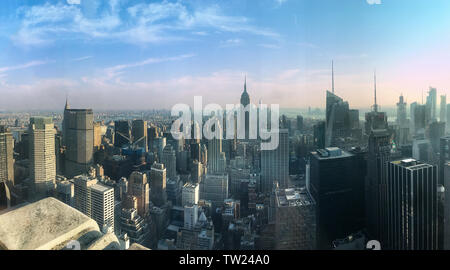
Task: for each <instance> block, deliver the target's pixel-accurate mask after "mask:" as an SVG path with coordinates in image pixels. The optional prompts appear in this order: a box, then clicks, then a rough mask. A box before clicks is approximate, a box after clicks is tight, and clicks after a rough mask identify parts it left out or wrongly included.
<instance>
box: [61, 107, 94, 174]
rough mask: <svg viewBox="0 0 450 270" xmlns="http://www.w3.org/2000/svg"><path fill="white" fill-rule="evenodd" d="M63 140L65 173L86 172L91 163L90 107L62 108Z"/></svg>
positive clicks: (92, 144)
mask: <svg viewBox="0 0 450 270" xmlns="http://www.w3.org/2000/svg"><path fill="white" fill-rule="evenodd" d="M63 129H64V130H63V132H64V134H63V141H64V144H65V146H66V153H65V157H66V160H65V169H66V171H65V175H66V176H67V177H69V178H71V177H74V176H76V175H80V174H84V173H87V171H88V170H89V168H90V167H91V166H92V163H93V154H94V114H93V112H92V110H91V109H70V107H69V104H68V102H67V101H66V106H65V108H64V122H63Z"/></svg>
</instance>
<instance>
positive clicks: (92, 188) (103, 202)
mask: <svg viewBox="0 0 450 270" xmlns="http://www.w3.org/2000/svg"><path fill="white" fill-rule="evenodd" d="M73 200H74V208H75V209H77V210H78V211H80V212H82V213H83V214H85V215H87V216H88V217H91V218H92V219H93V220H95V221H96V222H97V224H98V226H99V228H100V230H103V229H104V228H105V227H109V228H110V229H112V230H113V231H114V188H112V187H110V186H106V185H104V184H102V183H99V182H98V180H97V179H96V178H94V177H90V176H88V175H79V176H77V177H75V178H74V197H73Z"/></svg>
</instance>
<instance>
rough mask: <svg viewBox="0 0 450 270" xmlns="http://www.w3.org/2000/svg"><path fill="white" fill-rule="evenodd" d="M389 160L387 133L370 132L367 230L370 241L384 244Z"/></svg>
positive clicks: (383, 130) (389, 151) (379, 130)
mask: <svg viewBox="0 0 450 270" xmlns="http://www.w3.org/2000/svg"><path fill="white" fill-rule="evenodd" d="M390 158H391V144H390V136H389V132H388V131H387V130H386V129H378V130H372V131H371V133H370V136H369V153H368V158H367V161H368V162H367V172H368V173H367V179H366V213H367V229H368V233H369V236H370V237H371V238H372V239H376V240H378V241H380V243H381V245H383V244H384V243H385V242H386V233H385V232H386V217H387V212H386V211H387V209H386V200H387V193H386V177H387V163H388V162H389V161H390Z"/></svg>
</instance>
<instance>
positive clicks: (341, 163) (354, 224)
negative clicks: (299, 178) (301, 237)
mask: <svg viewBox="0 0 450 270" xmlns="http://www.w3.org/2000/svg"><path fill="white" fill-rule="evenodd" d="M365 162H366V161H365V160H364V158H363V155H359V154H353V153H349V152H346V151H343V150H341V149H340V148H336V147H330V148H326V149H318V150H317V151H316V152H311V154H310V164H311V165H310V183H309V190H310V191H311V196H312V198H313V199H314V201H315V202H316V226H317V248H319V249H331V244H332V242H333V241H334V240H336V239H341V238H344V237H347V236H348V235H350V234H352V233H354V232H356V231H358V230H361V229H362V228H363V227H364V220H365V215H364V177H365V175H366V169H365V168H366V166H365Z"/></svg>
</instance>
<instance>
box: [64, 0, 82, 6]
mask: <svg viewBox="0 0 450 270" xmlns="http://www.w3.org/2000/svg"><path fill="white" fill-rule="evenodd" d="M80 2H81V0H67V4H69V5H79V4H80Z"/></svg>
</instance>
